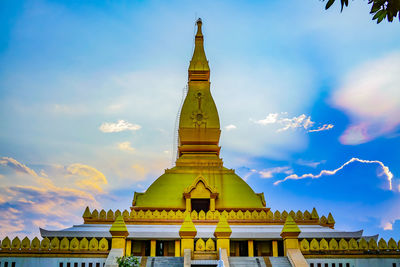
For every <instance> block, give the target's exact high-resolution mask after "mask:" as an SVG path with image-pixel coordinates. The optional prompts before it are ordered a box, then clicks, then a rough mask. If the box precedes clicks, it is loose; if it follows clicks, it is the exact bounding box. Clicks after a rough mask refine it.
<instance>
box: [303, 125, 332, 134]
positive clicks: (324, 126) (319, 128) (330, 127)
mask: <svg viewBox="0 0 400 267" xmlns="http://www.w3.org/2000/svg"><path fill="white" fill-rule="evenodd" d="M332 128H333V124H324V125H322V126H320V127H318V128H317V129H311V130H308V132H309V133H313V132H321V131H327V130H330V129H332Z"/></svg>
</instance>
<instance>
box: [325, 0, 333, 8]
mask: <svg viewBox="0 0 400 267" xmlns="http://www.w3.org/2000/svg"><path fill="white" fill-rule="evenodd" d="M333 3H335V0H329V1H328V3H326V6H325V9H328V8H330V7H331V5H333Z"/></svg>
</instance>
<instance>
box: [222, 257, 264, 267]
mask: <svg viewBox="0 0 400 267" xmlns="http://www.w3.org/2000/svg"><path fill="white" fill-rule="evenodd" d="M229 265H230V266H231V267H245V266H249V267H253V266H254V267H266V265H265V262H264V259H263V257H229Z"/></svg>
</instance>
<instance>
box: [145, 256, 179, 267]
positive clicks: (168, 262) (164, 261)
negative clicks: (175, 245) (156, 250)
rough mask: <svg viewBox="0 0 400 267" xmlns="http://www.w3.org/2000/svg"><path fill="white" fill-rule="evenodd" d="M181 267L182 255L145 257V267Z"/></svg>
mask: <svg viewBox="0 0 400 267" xmlns="http://www.w3.org/2000/svg"><path fill="white" fill-rule="evenodd" d="M162 266H168V267H183V257H147V263H146V267H162Z"/></svg>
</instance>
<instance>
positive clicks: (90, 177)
mask: <svg viewBox="0 0 400 267" xmlns="http://www.w3.org/2000/svg"><path fill="white" fill-rule="evenodd" d="M67 171H68V173H69V175H73V176H75V177H77V179H76V181H75V184H76V185H77V186H78V187H80V188H83V189H89V190H95V191H98V192H103V188H102V186H103V185H106V184H107V183H108V182H107V179H106V177H105V176H104V174H103V173H101V172H100V171H98V170H97V169H95V168H93V167H91V166H88V165H84V164H81V163H74V164H71V165H69V166H68V167H67Z"/></svg>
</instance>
